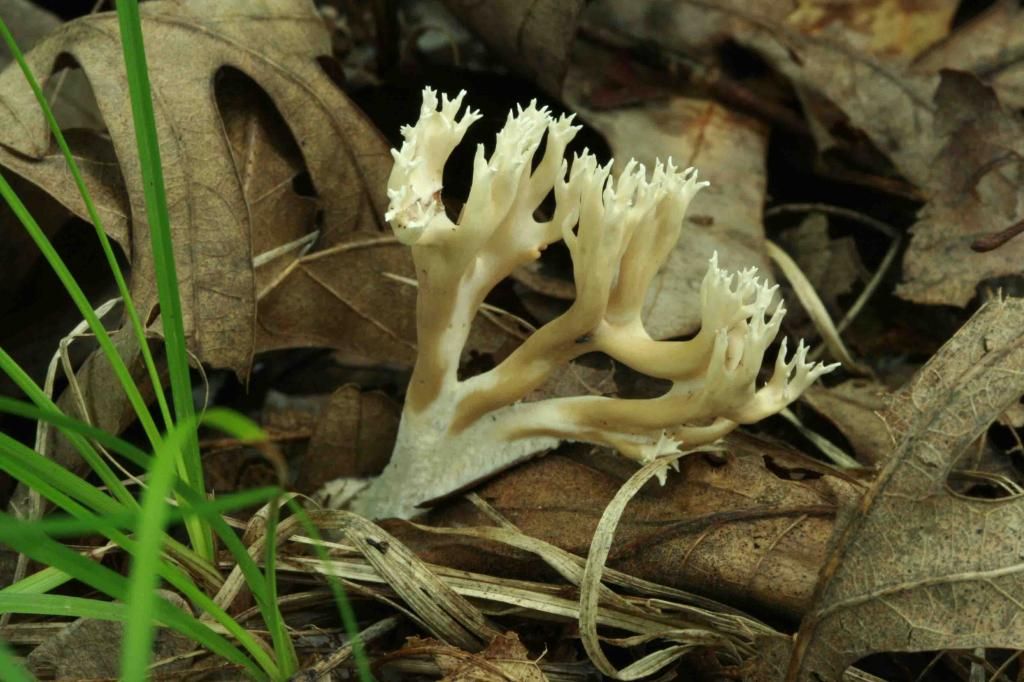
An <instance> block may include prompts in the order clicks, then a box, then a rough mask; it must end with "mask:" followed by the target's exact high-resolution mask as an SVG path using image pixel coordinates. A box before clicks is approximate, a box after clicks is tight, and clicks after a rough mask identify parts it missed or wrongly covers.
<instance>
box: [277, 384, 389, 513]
mask: <svg viewBox="0 0 1024 682" xmlns="http://www.w3.org/2000/svg"><path fill="white" fill-rule="evenodd" d="M400 413H401V407H400V406H399V405H397V404H396V403H395V401H394V400H392V399H391V398H389V397H388V396H387V395H386V394H384V393H381V392H379V391H366V392H362V391H360V390H359V387H358V386H355V385H353V384H346V385H345V386H342V387H341V388H339V389H338V390H336V391H335V392H334V393H332V394H331V396H330V398H329V399H328V401H327V403H326V404H325V405H324V408H323V411H322V412H321V413H320V418H319V419H318V420H317V422H316V425H315V426H314V427H313V434H312V436H311V437H310V440H309V447H308V448H307V450H306V454H305V456H304V457H303V458H302V464H301V468H300V470H299V478H298V481H297V482H296V484H295V489H296V490H297V491H299V492H302V493H312V492H314V491H315V490H316V489H317V488H319V487H320V486H321V485H323V483H324V482H326V481H331V480H334V479H335V478H340V477H342V476H351V477H356V478H360V477H366V476H375V475H377V474H379V473H380V472H381V469H383V468H384V465H386V464H387V462H388V459H389V458H390V456H391V450H392V448H393V447H394V445H395V435H396V434H397V433H398V418H399V415H400Z"/></svg>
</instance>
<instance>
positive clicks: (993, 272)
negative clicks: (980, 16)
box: [896, 71, 1024, 306]
mask: <svg viewBox="0 0 1024 682" xmlns="http://www.w3.org/2000/svg"><path fill="white" fill-rule="evenodd" d="M941 78H942V79H941V82H940V84H939V87H938V90H937V91H936V93H935V108H936V114H935V121H934V130H933V132H932V136H933V144H937V145H939V146H938V148H937V149H936V150H935V151H934V158H933V160H932V164H931V166H930V172H929V175H928V178H927V180H926V183H927V184H926V185H925V186H926V189H927V191H928V194H929V199H930V200H929V202H928V203H927V204H926V205H925V207H924V208H923V209H922V210H921V212H920V214H919V215H918V221H917V223H916V224H915V225H914V227H913V228H912V230H911V231H912V233H913V235H914V236H913V239H912V240H911V241H910V245H909V246H908V248H907V253H906V255H905V256H904V259H903V279H904V281H903V284H901V285H900V286H899V287H898V288H897V290H896V293H897V294H898V295H899V296H901V297H902V298H905V299H907V300H910V301H914V302H916V303H932V304H947V305H959V306H963V305H966V304H967V303H968V301H970V300H971V299H972V298H973V297H974V294H975V289H976V288H977V285H978V284H979V283H980V282H982V281H984V280H985V279H988V278H992V277H998V276H1001V275H1014V274H1018V273H1019V272H1020V271H1021V262H1024V239H1011V240H1010V241H1009V242H1007V243H1006V244H1004V245H1002V246H1000V247H999V248H997V249H995V250H993V251H990V252H988V253H975V252H973V251H972V250H971V245H972V243H973V242H975V241H977V240H979V239H981V238H984V237H986V236H988V235H990V234H993V233H997V232H1001V231H1003V230H1004V229H1006V228H1007V227H1009V226H1010V225H1013V224H1014V223H1017V222H1018V221H1020V220H1021V219H1022V218H1024V189H1022V188H1024V182H1022V180H1024V173H1022V171H1021V169H1020V164H1019V163H1018V162H1017V160H1018V159H1019V158H1020V155H1021V153H1022V152H1024V141H1022V140H1024V121H1022V119H1021V117H1020V115H1019V114H1018V113H1017V112H1015V111H1010V110H1008V109H1006V108H1005V107H1003V106H1002V104H1000V102H999V100H998V98H997V97H996V95H995V93H994V92H993V91H992V88H991V87H989V86H987V85H984V84H983V83H981V82H980V81H978V80H977V79H976V78H975V77H974V76H971V75H970V74H966V73H959V72H955V71H943V72H942V74H941Z"/></svg>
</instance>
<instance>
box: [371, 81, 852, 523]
mask: <svg viewBox="0 0 1024 682" xmlns="http://www.w3.org/2000/svg"><path fill="white" fill-rule="evenodd" d="M462 97H463V94H461V93H460V94H459V95H458V96H456V97H454V98H451V99H449V98H448V97H445V96H442V98H441V100H440V102H439V101H438V98H437V95H436V94H435V93H434V91H433V90H430V89H429V88H428V89H427V90H425V91H424V95H423V106H422V108H421V110H420V117H419V120H418V121H417V122H416V124H415V125H413V126H407V127H406V128H404V129H403V131H402V132H403V137H404V143H403V144H402V147H401V149H398V150H393V151H392V155H393V157H394V160H395V165H394V168H393V170H392V172H391V177H390V179H389V182H388V197H389V199H390V209H389V211H388V212H387V215H386V218H387V220H388V221H389V222H390V223H391V226H392V228H393V229H394V231H395V234H396V236H397V237H398V239H399V240H400V241H402V242H403V243H405V244H408V245H410V246H411V248H412V255H413V261H414V263H415V267H416V276H417V280H418V283H419V287H418V299H417V335H418V354H417V360H416V366H415V368H414V370H413V375H412V379H411V382H410V385H409V390H408V395H407V398H406V404H405V408H404V411H403V414H402V421H401V425H400V427H399V434H398V439H397V442H396V445H395V450H394V453H393V455H392V460H391V463H390V464H389V465H388V467H387V468H386V469H385V471H384V473H383V474H382V475H381V476H380V477H379V478H378V479H376V480H375V481H374V482H373V483H372V484H371V485H370V487H369V488H368V489H367V490H366V491H365V492H364V493H363V494H362V495H361V496H360V497H358V498H357V499H356V502H355V505H356V507H357V509H358V510H359V511H362V512H363V513H366V514H368V515H370V516H375V517H380V516H391V515H395V516H410V515H412V514H413V513H415V511H416V506H417V505H419V504H421V503H423V502H426V501H428V500H431V499H434V498H437V497H440V496H443V495H446V494H449V493H451V492H454V491H456V490H458V489H461V488H464V487H467V486H468V485H471V484H472V483H474V482H476V481H478V480H480V479H483V478H485V477H487V476H490V475H492V474H494V473H495V472H497V471H500V470H502V469H504V468H507V467H509V466H511V465H513V464H515V463H517V462H519V461H521V460H523V459H525V458H527V457H529V456H530V455H532V454H535V453H536V452H539V451H541V450H544V449H547V448H550V447H553V446H554V445H556V444H557V443H559V442H561V441H565V440H574V441H587V442H593V443H599V444H602V445H609V446H612V447H615V448H617V449H618V450H619V451H620V452H621V453H622V454H624V455H626V456H628V457H632V458H634V459H636V460H638V461H641V462H645V461H649V460H650V459H651V458H653V457H657V456H659V455H664V454H668V453H672V452H675V451H677V450H678V448H679V447H680V446H686V447H693V446H695V445H701V444H704V443H709V442H711V441H714V440H716V439H718V438H720V437H722V436H723V435H725V434H726V433H728V432H729V431H730V430H732V429H733V428H735V427H736V426H737V425H738V424H744V423H751V422H755V421H757V420H759V419H762V418H764V417H766V416H768V415H771V414H774V413H775V412H778V411H779V410H781V409H782V408H783V407H785V406H786V405H788V404H789V403H790V402H792V401H793V400H795V399H796V398H797V396H799V395H800V393H801V392H802V391H803V390H804V389H805V388H807V386H809V385H810V384H811V383H812V382H813V381H814V380H815V379H817V378H818V377H819V376H821V375H822V374H825V373H826V372H829V371H831V370H832V369H833V368H835V367H836V365H829V366H825V365H822V364H820V363H818V364H811V363H808V362H807V361H806V355H807V350H806V348H805V347H804V345H803V343H802V342H801V343H800V344H799V346H798V348H797V351H796V352H795V353H794V355H793V356H792V358H791V359H787V358H786V341H785V340H783V342H782V345H781V350H780V351H779V355H778V359H777V361H776V364H775V371H774V373H773V374H772V376H771V378H770V380H769V381H768V382H767V383H766V384H765V385H764V386H762V387H761V388H757V386H756V382H757V376H758V373H759V371H760V369H761V365H762V361H763V358H764V354H765V352H766V351H767V349H768V347H769V345H771V343H772V342H773V341H774V340H775V337H776V336H777V334H778V331H779V327H780V325H781V323H782V318H783V315H784V314H785V310H784V308H783V306H782V304H781V303H778V304H776V303H774V298H775V291H776V288H775V287H769V286H768V285H767V283H765V282H762V281H760V280H758V279H757V278H756V276H755V275H756V270H755V269H753V268H751V269H749V270H744V271H742V272H739V273H733V274H730V273H725V272H723V271H722V270H720V269H719V267H718V262H717V257H715V256H712V258H711V261H710V264H709V267H708V272H707V275H706V276H705V278H704V281H703V283H702V286H701V319H702V324H701V329H700V332H699V333H698V334H697V335H696V336H695V337H694V338H693V339H690V340H688V341H656V340H654V339H652V338H651V337H650V336H649V335H648V334H647V332H646V330H645V328H644V325H643V320H642V318H641V312H642V308H643V303H644V298H645V296H646V293H647V290H648V288H649V286H650V284H651V281H652V280H653V278H654V276H655V275H656V274H657V272H658V270H659V269H660V268H661V267H662V266H663V265H664V264H665V261H666V259H667V258H668V256H669V254H670V253H671V251H672V249H673V248H675V245H676V242H677V241H678V239H679V236H680V232H681V230H682V226H683V217H684V215H685V213H686V209H687V207H688V205H689V203H690V200H691V199H692V198H693V197H694V195H695V194H696V193H697V192H698V191H699V190H700V189H701V188H702V187H704V186H705V185H706V184H707V183H705V182H698V181H697V172H696V170H694V169H692V168H689V169H686V170H684V171H680V170H679V169H677V168H676V167H675V166H674V165H673V164H672V162H671V161H668V162H666V163H661V162H659V163H658V164H657V165H656V166H655V168H654V169H653V171H652V173H651V175H650V178H649V179H648V176H647V169H645V168H644V166H643V165H642V164H639V163H636V162H634V161H630V162H629V163H628V164H627V165H626V167H625V168H624V169H623V171H622V173H621V174H620V175H619V177H618V178H615V179H613V178H611V177H610V170H611V164H610V163H609V164H607V165H604V166H602V165H599V164H598V163H597V160H596V158H595V157H594V156H593V155H591V154H589V153H587V152H584V153H583V154H582V155H577V156H575V157H574V158H573V161H572V166H571V168H570V167H569V164H568V163H567V162H566V161H565V158H564V156H565V150H566V147H567V145H568V144H569V142H570V141H571V140H572V138H573V137H574V136H575V134H576V132H577V131H578V130H579V128H578V127H577V126H574V125H572V117H567V116H562V117H560V118H557V119H556V118H553V117H552V116H551V115H550V114H549V113H548V111H547V110H546V109H544V108H537V106H536V105H535V104H533V103H531V104H530V106H528V107H526V108H519V110H518V111H516V112H515V113H510V114H509V116H508V119H507V120H506V122H505V126H504V128H503V129H502V130H501V132H499V133H498V135H497V139H496V141H495V147H494V151H493V152H492V153H491V154H490V156H487V155H486V154H485V152H484V148H483V146H482V145H481V146H479V147H478V148H477V151H476V157H475V159H474V163H473V178H472V185H471V189H470V193H469V197H468V198H467V201H466V203H465V205H464V206H463V208H462V212H461V215H460V216H459V217H458V219H457V220H455V221H453V220H451V219H450V218H449V217H448V215H447V214H446V212H445V206H444V203H443V200H442V195H441V192H442V189H443V188H442V175H443V170H444V164H445V162H446V161H447V159H448V156H449V155H450V154H451V152H452V151H453V150H454V148H455V147H456V145H458V144H459V142H460V141H461V140H462V137H463V136H464V135H465V132H466V130H467V129H468V127H469V126H470V125H471V124H472V123H473V122H474V121H476V120H477V119H479V118H480V114H479V113H477V112H474V111H472V110H468V111H466V112H465V113H464V114H463V115H462V116H461V118H460V117H459V116H458V112H459V109H460V108H461V105H462ZM542 140H545V149H544V153H543V156H542V157H541V159H540V161H539V162H537V163H536V164H534V157H535V155H536V153H537V150H538V148H539V147H540V145H541V141H542ZM551 193H553V194H554V199H555V209H554V213H553V215H552V217H551V219H550V220H547V221H544V222H541V221H538V220H536V219H535V217H534V216H535V213H536V210H537V208H538V207H539V205H540V204H541V202H542V201H543V200H544V199H545V197H547V196H548V195H549V194H551ZM559 239H561V240H563V241H564V242H565V244H566V246H567V247H568V249H569V253H570V254H571V256H572V261H573V275H574V278H575V283H576V300H575V301H574V302H573V304H572V305H571V306H570V307H569V309H568V310H566V312H565V313H564V314H562V315H561V316H559V317H558V318H556V319H554V320H552V321H551V322H549V323H548V324H546V325H544V326H543V327H541V328H540V329H538V330H537V331H536V332H535V333H534V334H533V335H531V336H530V337H529V338H527V339H526V341H524V342H523V344H522V345H521V346H520V347H519V348H518V349H517V350H516V351H515V352H513V353H512V354H511V355H509V356H508V357H507V358H506V359H505V360H504V361H503V362H501V363H500V364H499V365H498V366H497V367H495V368H494V369H492V370H490V371H488V372H485V373H483V374H480V375H477V376H475V377H472V378H470V379H466V380H462V381H460V380H459V379H458V377H457V371H458V365H459V358H460V356H461V353H462V350H463V348H464V346H465V343H466V339H467V337H468V334H469V329H470V325H471V324H472V321H473V317H474V316H475V314H476V311H477V309H478V308H479V306H480V305H481V303H483V301H484V298H485V297H486V296H487V294H488V293H489V292H490V291H491V289H493V288H494V287H495V286H496V285H497V284H498V282H500V281H501V280H502V279H504V278H505V277H507V276H508V275H509V274H510V273H511V272H512V271H513V270H514V269H515V268H517V267H519V266H520V265H523V264H525V263H528V262H530V261H532V260H534V259H536V258H538V257H539V255H540V253H541V251H542V250H543V249H544V248H545V247H547V246H548V245H549V244H551V243H552V242H554V241H557V240H559ZM592 351H600V352H603V353H606V354H607V355H609V356H611V357H612V358H614V359H615V360H617V361H619V362H621V363H623V364H625V365H627V366H629V367H631V368H632V369H634V370H636V371H638V372H642V373H644V374H647V375H650V376H652V377H657V378H661V379H666V380H668V381H670V382H672V387H671V389H669V390H668V391H667V392H666V393H665V394H664V395H662V396H660V397H657V398H652V399H645V400H631V399H619V398H606V397H594V396H579V397H570V398H558V399H548V400H540V401H536V402H527V403H524V402H521V401H522V399H523V398H524V397H526V396H527V394H529V393H530V392H531V391H532V390H534V389H536V388H538V387H539V386H541V385H542V384H543V383H544V382H545V381H546V380H547V379H548V378H549V377H551V376H552V375H553V374H554V373H555V372H557V371H558V370H559V369H560V368H561V367H563V366H564V365H565V364H566V363H568V362H570V361H571V360H573V359H574V358H576V357H577V356H579V355H582V354H583V353H588V352H592Z"/></svg>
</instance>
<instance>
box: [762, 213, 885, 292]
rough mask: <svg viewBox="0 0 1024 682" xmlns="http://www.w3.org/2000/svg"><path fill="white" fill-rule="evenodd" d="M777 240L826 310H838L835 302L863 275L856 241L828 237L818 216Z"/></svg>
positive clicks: (804, 221) (826, 223)
mask: <svg viewBox="0 0 1024 682" xmlns="http://www.w3.org/2000/svg"><path fill="white" fill-rule="evenodd" d="M780 241H781V242H782V245H783V246H784V247H785V250H786V252H787V253H788V254H789V255H790V256H792V258H793V260H794V261H796V263H797V264H798V265H799V266H800V270H801V271H802V272H803V273H804V275H806V276H807V279H808V281H810V283H811V284H812V285H813V286H814V291H815V293H817V295H818V296H819V297H820V298H821V300H822V302H823V303H825V304H826V305H827V306H828V307H829V309H830V310H836V309H837V308H838V304H837V301H836V299H837V298H838V297H839V296H842V295H843V294H848V293H850V292H851V291H852V290H853V287H854V285H855V284H856V282H857V281H858V280H859V279H860V278H861V277H862V275H863V274H864V271H865V270H864V265H863V263H861V260H860V255H859V254H858V253H857V244H856V242H855V241H854V240H853V238H852V237H840V238H838V239H832V238H831V237H829V233H828V218H826V217H825V216H824V215H822V214H820V213H812V214H811V215H809V216H807V218H806V219H805V220H803V221H802V222H801V223H800V224H799V225H798V226H796V227H794V228H791V229H789V230H786V231H785V232H783V233H782V238H781V240H780Z"/></svg>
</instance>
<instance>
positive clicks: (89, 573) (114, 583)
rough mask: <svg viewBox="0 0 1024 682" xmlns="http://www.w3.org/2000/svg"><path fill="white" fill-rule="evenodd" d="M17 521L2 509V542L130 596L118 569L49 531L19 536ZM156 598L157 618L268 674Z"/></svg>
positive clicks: (117, 595)
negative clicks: (13, 531) (70, 546)
mask: <svg viewBox="0 0 1024 682" xmlns="http://www.w3.org/2000/svg"><path fill="white" fill-rule="evenodd" d="M17 523H18V521H17V520H16V519H14V518H12V517H10V516H8V515H7V514H3V513H0V543H4V544H9V545H10V546H11V547H13V548H14V549H15V550H17V551H19V552H21V553H23V554H25V555H27V556H29V557H31V558H32V559H34V560H36V561H39V562H41V563H44V564H48V565H50V566H55V567H57V568H59V569H61V570H63V571H65V572H67V573H69V574H71V575H74V576H75V578H77V579H78V580H80V581H82V582H83V583H85V584H86V585H89V586H90V587H92V588H93V589H96V590H99V591H100V592H102V593H104V594H106V595H107V596H109V597H111V598H113V599H116V600H118V601H121V602H125V601H126V600H127V599H128V598H129V595H130V590H129V583H128V581H127V580H126V579H125V578H124V576H122V575H120V574H118V573H115V572H114V571H112V570H111V569H109V568H107V567H105V566H103V565H102V564H99V563H97V562H95V561H91V560H89V559H87V558H85V557H83V556H81V555H80V554H78V553H77V552H74V551H72V550H70V549H68V548H67V547H65V546H64V545H62V544H60V543H59V542H57V541H55V540H53V539H51V538H49V537H47V536H46V535H42V534H38V535H36V536H35V537H34V538H32V539H31V540H28V541H25V540H23V539H21V538H19V537H16V536H14V535H13V534H11V533H9V532H8V531H9V530H10V529H11V528H13V527H14V526H15V525H16V524H17ZM12 598H15V599H17V598H18V596H17V595H15V596H13V597H12ZM153 601H154V603H153V609H154V611H153V614H152V616H153V617H155V618H156V619H157V620H159V621H160V622H163V623H164V624H166V625H167V626H168V627H171V628H173V629H175V630H177V631H178V632H180V633H182V634H183V635H185V636H186V637H188V638H190V639H192V640H193V641H195V642H197V643H199V644H201V645H203V646H204V647H206V648H207V649H209V650H210V651H212V652H214V653H216V654H217V655H218V656H221V657H222V658H224V659H225V660H227V661H230V662H232V663H234V664H236V665H240V666H242V667H244V668H245V669H246V670H247V671H248V672H249V673H250V674H251V675H253V676H255V677H256V678H257V679H264V678H265V677H266V675H265V673H264V672H263V670H261V669H260V666H258V665H257V664H256V663H255V662H254V661H253V660H252V659H250V658H249V657H248V656H246V655H245V654H243V653H242V652H241V651H240V650H239V649H237V648H236V647H234V646H233V645H232V644H231V643H230V642H229V641H228V640H227V639H225V638H224V637H223V636H222V635H220V634H218V633H216V632H214V631H213V630H211V629H210V628H209V626H207V625H205V624H203V623H201V622H200V621H199V620H197V619H196V618H194V617H193V616H190V615H189V614H187V613H185V612H183V611H181V610H180V609H178V608H176V607H174V606H173V605H171V604H170V603H169V602H167V601H165V600H163V599H159V598H156V599H154V600H153ZM130 627H131V625H130V624H128V625H126V629H129V628H130Z"/></svg>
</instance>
